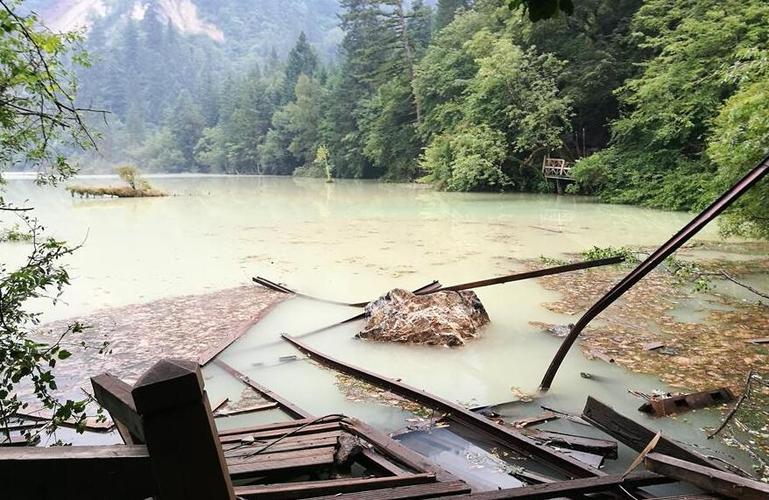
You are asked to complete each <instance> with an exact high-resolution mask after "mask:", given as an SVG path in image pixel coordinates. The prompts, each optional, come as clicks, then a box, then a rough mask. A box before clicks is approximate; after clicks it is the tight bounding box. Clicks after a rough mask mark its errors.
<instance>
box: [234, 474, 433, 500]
mask: <svg viewBox="0 0 769 500" xmlns="http://www.w3.org/2000/svg"><path fill="white" fill-rule="evenodd" d="M434 482H435V476H434V475H433V474H410V475H408V476H400V477H373V478H368V479H364V478H349V479H329V480H326V481H303V482H294V483H280V484H265V485H255V486H240V487H236V488H235V494H236V495H237V496H238V497H240V498H246V499H250V498H253V499H259V500H278V499H286V498H308V497H316V496H318V495H331V494H334V495H335V494H340V493H355V492H358V491H369V490H379V489H383V488H393V487H398V486H411V485H414V484H424V483H434Z"/></svg>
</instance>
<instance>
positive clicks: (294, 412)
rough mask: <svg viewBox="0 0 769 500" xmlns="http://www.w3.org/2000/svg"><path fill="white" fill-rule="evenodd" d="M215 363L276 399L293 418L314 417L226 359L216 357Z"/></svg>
mask: <svg viewBox="0 0 769 500" xmlns="http://www.w3.org/2000/svg"><path fill="white" fill-rule="evenodd" d="M213 363H214V364H215V365H217V366H218V367H220V368H221V369H223V370H224V371H226V372H227V373H229V374H230V375H232V376H233V377H235V378H236V379H238V380H240V381H241V382H243V383H244V384H246V385H247V386H249V387H250V388H252V389H253V390H254V391H256V392H257V393H259V395H261V396H262V397H264V398H266V399H269V400H271V401H274V402H275V403H277V405H278V406H279V407H280V409H281V410H283V412H284V413H287V414H288V415H289V416H290V417H291V418H293V419H302V418H314V417H313V415H312V414H311V413H310V412H308V411H306V410H303V409H302V408H299V407H298V406H297V405H295V404H294V403H292V402H291V401H289V400H288V399H286V398H284V397H282V396H280V395H279V394H276V393H275V392H273V391H271V390H270V389H268V388H267V387H265V386H263V385H262V384H260V383H258V382H256V381H255V380H253V379H251V378H250V377H249V376H248V375H246V374H244V373H241V372H239V371H238V370H236V369H235V368H233V367H232V366H230V365H229V364H227V363H225V362H224V361H222V360H220V359H214V361H213Z"/></svg>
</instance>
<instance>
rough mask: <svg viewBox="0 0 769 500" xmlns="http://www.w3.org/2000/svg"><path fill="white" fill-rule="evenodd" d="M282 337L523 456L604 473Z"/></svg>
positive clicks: (572, 470) (570, 470)
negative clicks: (443, 414)
mask: <svg viewBox="0 0 769 500" xmlns="http://www.w3.org/2000/svg"><path fill="white" fill-rule="evenodd" d="M283 338H284V339H285V340H286V341H288V342H290V343H291V344H293V345H294V346H295V347H297V348H298V349H299V350H301V351H303V352H304V353H306V354H308V355H310V356H314V357H315V358H316V359H317V360H318V361H320V362H321V363H323V364H326V365H328V366H331V367H333V368H335V369H337V370H339V371H341V372H344V373H347V374H349V375H352V376H354V377H357V378H360V379H362V380H365V381H367V382H369V383H371V384H373V385H376V386H379V387H383V388H385V389H387V390H389V391H391V392H393V393H395V394H398V395H400V396H403V397H405V398H408V399H411V400H413V401H417V402H419V403H420V404H423V405H425V406H428V407H430V408H434V409H436V410H438V411H441V412H443V413H446V414H447V419H449V420H454V421H459V422H461V423H463V424H465V425H467V426H469V427H472V428H474V429H477V430H479V431H482V432H484V433H485V434H487V435H489V436H492V437H493V438H495V440H496V441H497V442H499V443H501V444H504V445H505V446H506V447H508V448H510V449H512V450H513V451H516V452H518V453H520V454H522V455H524V456H530V457H532V458H535V459H537V460H539V461H540V462H543V463H545V464H546V465H548V466H550V467H552V468H554V469H556V470H559V471H561V472H563V473H565V474H566V475H568V476H570V477H593V476H602V475H605V474H604V473H603V472H601V471H599V470H597V469H595V468H593V467H590V466H588V465H585V464H583V463H582V462H580V461H579V460H575V459H573V458H571V457H569V456H566V455H564V454H562V453H558V452H557V451H555V450H552V449H550V448H547V447H545V446H542V445H540V444H539V443H537V442H535V441H534V440H533V439H531V438H529V437H527V436H525V435H524V434H522V433H521V432H520V431H517V430H515V429H511V428H508V427H503V426H501V425H499V424H497V423H496V422H493V421H491V420H489V419H488V418H486V417H484V416H482V415H478V414H476V413H473V412H471V411H469V410H467V409H466V408H464V407H462V406H460V405H458V404H456V403H453V402H451V401H448V400H446V399H443V398H440V397H438V396H435V395H433V394H430V393H428V392H426V391H423V390H420V389H417V388H415V387H412V386H410V385H407V384H404V383H402V382H399V381H396V380H392V379H389V378H386V377H383V376H381V375H378V374H376V373H373V372H370V371H368V370H365V369H363V368H358V367H356V366H352V365H349V364H347V363H344V362H342V361H339V360H337V359H335V358H332V357H331V356H328V355H326V354H323V353H321V352H319V351H317V350H315V349H313V348H311V347H310V346H308V345H307V344H304V343H302V342H300V341H299V340H297V339H295V338H293V337H290V336H288V335H283Z"/></svg>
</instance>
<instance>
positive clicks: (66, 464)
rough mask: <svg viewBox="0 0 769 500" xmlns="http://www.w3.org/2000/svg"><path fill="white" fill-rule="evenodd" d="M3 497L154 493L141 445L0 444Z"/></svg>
mask: <svg viewBox="0 0 769 500" xmlns="http://www.w3.org/2000/svg"><path fill="white" fill-rule="evenodd" d="M0 484H2V487H0V491H2V494H0V496H2V498H8V499H11V498H41V499H43V498H51V499H53V498H55V499H57V500H75V499H77V500H97V499H98V500H101V499H104V498H105V495H106V496H108V497H109V498H111V499H112V498H114V499H118V500H138V499H143V498H148V497H151V496H153V495H154V491H155V488H154V481H153V478H152V471H151V468H150V458H149V454H148V452H147V448H146V447H145V446H125V445H117V446H58V447H52V448H34V447H24V448H7V449H5V448H0Z"/></svg>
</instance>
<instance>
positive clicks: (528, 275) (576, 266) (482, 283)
mask: <svg viewBox="0 0 769 500" xmlns="http://www.w3.org/2000/svg"><path fill="white" fill-rule="evenodd" d="M624 260H625V258H624V257H622V256H615V257H608V258H605V259H596V260H588V261H584V262H576V263H573V264H564V265H562V266H555V267H548V268H544V269H537V270H534V271H527V272H523V273H515V274H509V275H507V276H498V277H496V278H489V279H484V280H479V281H471V282H469V283H462V284H459V285H452V286H446V287H444V286H441V284H440V283H439V282H437V281H433V282H432V283H430V284H429V285H427V286H424V287H422V288H418V289H416V290H414V291H413V292H412V293H414V294H415V295H428V294H431V293H435V292H459V291H461V290H470V289H473V288H483V287H486V286H492V285H501V284H503V283H511V282H514V281H523V280H527V279H532V278H541V277H542V276H551V275H553V274H562V273H568V272H573V271H579V270H582V269H590V268H593V267H600V266H608V265H611V264H619V263H621V262H623V261H624ZM252 280H253V281H254V283H257V284H259V285H262V286H264V287H266V288H269V289H270V290H274V291H276V292H280V293H286V294H293V295H296V296H297V297H303V298H305V299H310V300H315V301H319V302H326V303H329V304H336V305H341V306H349V307H366V306H367V305H368V304H369V303H370V302H371V301H370V300H369V301H365V302H353V303H347V302H339V301H335V300H328V299H323V298H320V297H314V296H312V295H308V294H306V293H301V292H297V291H295V290H292V289H290V288H287V287H284V286H283V285H280V284H278V283H275V282H273V281H270V280H268V279H266V278H262V277H260V276H257V277H255V278H252Z"/></svg>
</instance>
